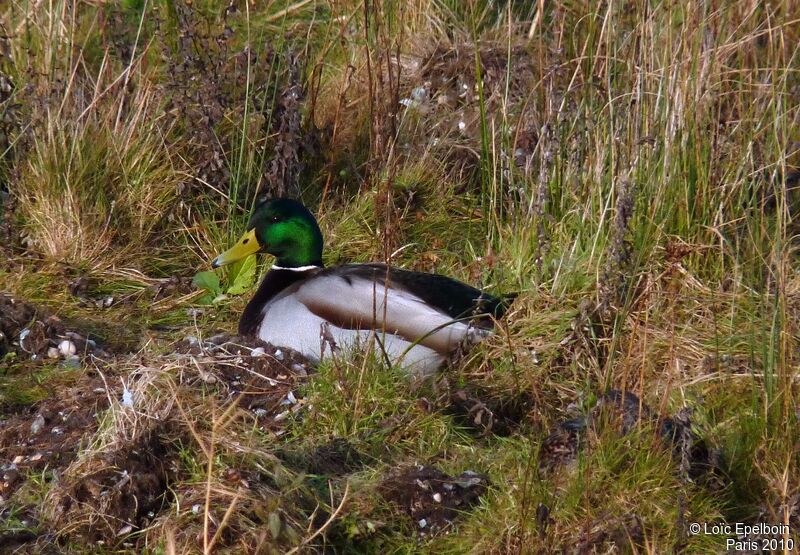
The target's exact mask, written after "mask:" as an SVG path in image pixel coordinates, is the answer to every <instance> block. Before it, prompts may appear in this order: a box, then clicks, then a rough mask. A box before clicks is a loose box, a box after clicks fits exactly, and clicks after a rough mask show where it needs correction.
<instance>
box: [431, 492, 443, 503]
mask: <svg viewBox="0 0 800 555" xmlns="http://www.w3.org/2000/svg"><path fill="white" fill-rule="evenodd" d="M433 500H434V501H436V502H437V503H441V502H442V494H441V493H434V494H433Z"/></svg>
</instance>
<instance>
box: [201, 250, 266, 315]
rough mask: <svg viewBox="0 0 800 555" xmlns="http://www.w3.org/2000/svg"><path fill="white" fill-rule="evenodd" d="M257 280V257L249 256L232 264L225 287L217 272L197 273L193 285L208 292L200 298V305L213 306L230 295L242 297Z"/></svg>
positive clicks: (226, 277)
mask: <svg viewBox="0 0 800 555" xmlns="http://www.w3.org/2000/svg"><path fill="white" fill-rule="evenodd" d="M255 279H256V257H255V256H248V257H247V258H245V259H244V260H240V261H238V262H236V263H235V264H231V266H230V268H229V269H228V273H227V275H226V276H225V285H224V287H223V284H222V282H221V281H220V278H219V275H218V274H217V272H216V271H215V270H204V271H202V272H197V273H196V274H195V275H194V278H193V279H192V285H193V286H195V287H197V288H198V289H205V290H206V291H207V294H206V295H204V296H202V297H200V299H199V301H198V302H199V303H200V304H213V303H218V302H220V301H222V300H224V299H225V298H227V296H228V295H241V294H242V293H244V292H246V291H247V290H248V289H250V287H251V286H252V285H253V283H254V282H255Z"/></svg>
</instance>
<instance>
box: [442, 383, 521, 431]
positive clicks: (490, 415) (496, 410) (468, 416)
mask: <svg viewBox="0 0 800 555" xmlns="http://www.w3.org/2000/svg"><path fill="white" fill-rule="evenodd" d="M533 409H534V400H533V398H532V397H531V396H530V395H528V394H527V393H524V392H523V393H521V394H517V395H504V396H498V395H497V394H493V393H492V392H490V391H488V390H486V389H484V388H480V387H474V386H470V387H464V388H461V389H458V390H456V391H454V392H452V393H451V394H450V396H449V401H448V406H447V407H446V408H445V412H446V413H448V414H452V415H453V416H454V417H455V419H456V421H458V422H459V423H460V424H461V425H462V426H464V427H466V428H467V429H470V430H473V431H474V432H475V433H476V434H477V435H478V436H488V435H490V434H493V435H498V436H508V435H511V434H512V433H513V432H514V431H515V430H517V429H518V428H519V427H520V425H521V424H522V423H523V422H525V420H526V418H527V416H528V414H529V413H530V412H531V411H532V410H533Z"/></svg>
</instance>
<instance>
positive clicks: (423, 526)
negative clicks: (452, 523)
mask: <svg viewBox="0 0 800 555" xmlns="http://www.w3.org/2000/svg"><path fill="white" fill-rule="evenodd" d="M427 525H428V521H427V520H425V519H424V518H421V519H419V527H420V528H425V527H426V526H427Z"/></svg>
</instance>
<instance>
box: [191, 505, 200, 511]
mask: <svg viewBox="0 0 800 555" xmlns="http://www.w3.org/2000/svg"><path fill="white" fill-rule="evenodd" d="M199 512H200V503H197V504H195V505H192V513H194V514H197V513H199Z"/></svg>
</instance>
